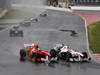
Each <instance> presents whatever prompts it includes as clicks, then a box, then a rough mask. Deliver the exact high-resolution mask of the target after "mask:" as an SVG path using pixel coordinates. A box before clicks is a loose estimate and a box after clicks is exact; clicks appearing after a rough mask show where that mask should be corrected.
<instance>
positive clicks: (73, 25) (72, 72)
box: [0, 10, 100, 75]
mask: <svg viewBox="0 0 100 75" xmlns="http://www.w3.org/2000/svg"><path fill="white" fill-rule="evenodd" d="M44 13H47V14H48V16H47V17H38V20H39V21H38V22H35V23H33V22H32V23H31V26H28V27H25V26H21V28H22V29H23V31H24V37H9V29H8V30H5V31H3V32H0V75H95V74H96V75H99V74H100V65H98V64H92V63H65V62H60V63H58V64H52V66H47V65H45V64H35V63H31V62H29V61H26V62H20V61H19V50H20V48H22V47H23V44H24V43H32V42H38V43H39V45H40V48H42V49H47V50H49V49H50V48H52V46H53V44H55V43H64V44H66V45H69V46H70V47H71V48H73V49H75V50H77V51H87V44H86V34H85V25H84V24H85V23H84V20H82V19H81V18H80V17H79V16H77V15H74V14H71V13H68V12H62V11H53V10H47V11H45V12H44ZM61 29H63V30H75V31H76V32H77V33H78V34H77V37H72V36H70V32H68V31H67V32H65V31H64V32H63V31H60V30H61Z"/></svg>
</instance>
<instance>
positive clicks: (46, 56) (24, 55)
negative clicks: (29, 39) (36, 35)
mask: <svg viewBox="0 0 100 75" xmlns="http://www.w3.org/2000/svg"><path fill="white" fill-rule="evenodd" d="M26 59H28V60H30V61H32V62H39V63H42V62H44V63H49V62H50V61H51V60H52V59H53V60H54V58H53V56H52V59H51V55H50V53H49V51H47V50H40V48H39V46H38V45H36V44H24V48H23V49H20V60H21V61H25V60H26Z"/></svg>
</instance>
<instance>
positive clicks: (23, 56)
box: [20, 49, 26, 61]
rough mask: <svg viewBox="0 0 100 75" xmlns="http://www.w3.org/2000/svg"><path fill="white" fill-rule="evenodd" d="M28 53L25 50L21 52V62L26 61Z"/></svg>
mask: <svg viewBox="0 0 100 75" xmlns="http://www.w3.org/2000/svg"><path fill="white" fill-rule="evenodd" d="M25 57H26V51H25V50H24V49H21V50H20V61H25Z"/></svg>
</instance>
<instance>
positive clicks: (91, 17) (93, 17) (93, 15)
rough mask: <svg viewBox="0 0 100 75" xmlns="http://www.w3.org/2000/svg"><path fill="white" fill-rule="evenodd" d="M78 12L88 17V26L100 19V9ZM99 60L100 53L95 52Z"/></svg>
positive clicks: (77, 12)
mask: <svg viewBox="0 0 100 75" xmlns="http://www.w3.org/2000/svg"><path fill="white" fill-rule="evenodd" d="M75 13H76V14H78V15H80V16H82V17H83V18H85V19H86V22H87V26H89V25H91V24H92V23H95V22H98V21H100V11H75ZM93 55H94V57H95V58H96V60H97V61H99V62H100V53H95V54H93Z"/></svg>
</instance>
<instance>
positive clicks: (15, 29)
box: [9, 26, 23, 37]
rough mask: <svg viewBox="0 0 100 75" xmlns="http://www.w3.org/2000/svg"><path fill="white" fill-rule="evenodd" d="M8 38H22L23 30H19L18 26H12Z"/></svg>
mask: <svg viewBox="0 0 100 75" xmlns="http://www.w3.org/2000/svg"><path fill="white" fill-rule="evenodd" d="M9 35H10V37H16V36H17V37H23V30H21V29H19V26H14V27H13V28H12V29H11V30H10V31H9Z"/></svg>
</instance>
